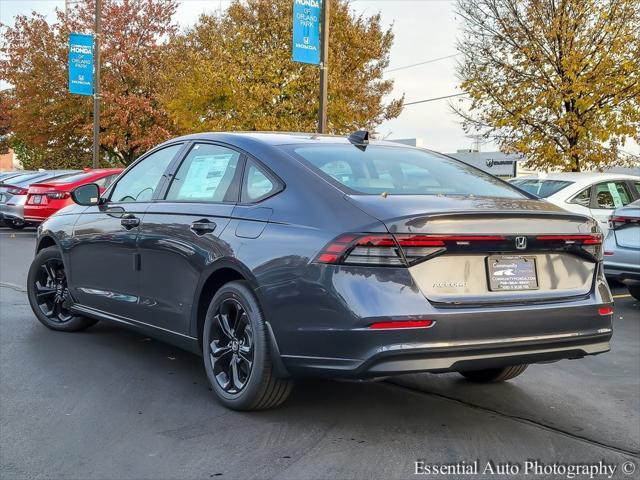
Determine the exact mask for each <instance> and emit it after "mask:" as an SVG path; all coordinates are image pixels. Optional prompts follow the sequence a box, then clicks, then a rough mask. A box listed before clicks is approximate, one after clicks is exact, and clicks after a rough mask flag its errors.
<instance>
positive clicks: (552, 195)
mask: <svg viewBox="0 0 640 480" xmlns="http://www.w3.org/2000/svg"><path fill="white" fill-rule="evenodd" d="M510 182H511V183H513V184H514V185H516V186H517V187H518V188H521V189H523V190H525V191H527V192H529V193H531V194H533V195H535V196H537V197H539V198H544V199H545V200H546V201H548V202H551V203H553V204H555V205H557V206H559V207H560V208H563V209H565V210H569V211H570V212H575V213H580V214H582V215H590V216H592V217H593V218H595V219H596V220H597V221H598V224H599V225H600V229H601V230H602V231H603V232H604V234H605V236H606V234H607V231H608V230H609V217H610V216H611V214H612V213H613V211H614V210H615V209H616V208H620V207H624V206H625V205H628V204H629V203H631V202H633V201H634V200H637V199H639V198H640V177H637V176H634V175H625V174H618V173H598V172H594V173H589V172H582V173H550V174H547V175H543V176H540V177H519V178H514V179H512V180H510Z"/></svg>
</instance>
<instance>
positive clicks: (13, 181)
mask: <svg viewBox="0 0 640 480" xmlns="http://www.w3.org/2000/svg"><path fill="white" fill-rule="evenodd" d="M44 176H45V173H43V172H38V173H26V174H23V175H18V176H17V177H11V178H7V180H6V183H8V184H10V185H19V184H21V183H24V182H29V181H31V180H33V179H34V178H40V177H44Z"/></svg>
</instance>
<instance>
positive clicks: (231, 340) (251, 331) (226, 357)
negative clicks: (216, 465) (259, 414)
mask: <svg viewBox="0 0 640 480" xmlns="http://www.w3.org/2000/svg"><path fill="white" fill-rule="evenodd" d="M267 335H268V333H267V327H266V325H265V322H264V319H263V317H262V312H261V311H260V307H259V305H258V301H257V299H256V296H255V294H254V293H253V291H252V290H251V288H250V287H249V285H248V284H247V283H246V282H240V281H238V282H230V283H228V284H226V285H224V286H223V287H222V288H221V289H220V290H218V292H217V293H216V294H215V296H214V297H213V300H211V304H210V305H209V309H208V311H207V317H206V320H205V324H204V331H203V339H202V350H203V360H204V368H205V371H206V373H207V378H208V380H209V384H210V385H211V389H212V390H213V392H214V393H215V395H216V397H217V398H218V400H219V401H220V402H221V403H222V404H223V405H225V406H226V407H228V408H232V409H234V410H262V409H267V408H273V407H276V406H278V405H280V404H281V403H282V402H284V401H285V400H286V399H287V397H288V396H289V393H291V388H292V386H293V381H292V380H291V379H287V378H278V377H276V375H275V373H274V369H273V364H272V361H271V352H270V351H269V342H268V337H267Z"/></svg>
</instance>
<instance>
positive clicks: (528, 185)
mask: <svg viewBox="0 0 640 480" xmlns="http://www.w3.org/2000/svg"><path fill="white" fill-rule="evenodd" d="M511 183H513V184H514V185H517V186H518V187H519V188H521V189H523V190H524V191H525V192H528V193H531V194H533V195H535V196H536V197H540V198H547V197H549V196H551V195H553V194H554V193H557V192H559V191H560V190H562V189H563V188H566V187H568V186H569V185H571V184H572V183H573V182H568V181H566V180H538V179H531V180H526V179H522V180H512V181H511Z"/></svg>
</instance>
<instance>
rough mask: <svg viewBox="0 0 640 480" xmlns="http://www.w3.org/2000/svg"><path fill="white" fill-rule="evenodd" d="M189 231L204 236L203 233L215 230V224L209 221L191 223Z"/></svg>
mask: <svg viewBox="0 0 640 480" xmlns="http://www.w3.org/2000/svg"><path fill="white" fill-rule="evenodd" d="M190 229H191V231H192V232H193V233H195V234H196V235H204V234H205V233H211V232H213V231H214V230H215V229H216V224H215V223H213V222H210V221H209V220H206V219H205V220H199V221H197V222H193V223H192V224H191V227H190Z"/></svg>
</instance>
